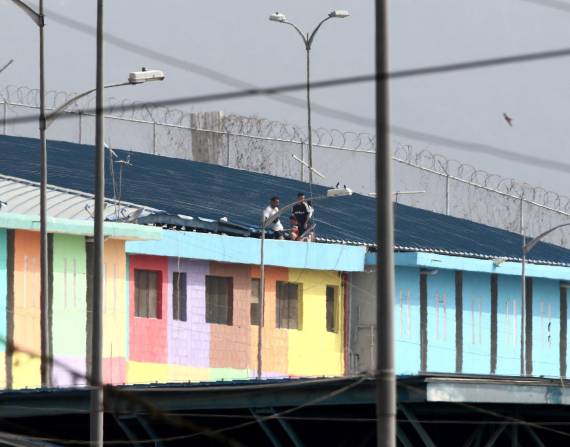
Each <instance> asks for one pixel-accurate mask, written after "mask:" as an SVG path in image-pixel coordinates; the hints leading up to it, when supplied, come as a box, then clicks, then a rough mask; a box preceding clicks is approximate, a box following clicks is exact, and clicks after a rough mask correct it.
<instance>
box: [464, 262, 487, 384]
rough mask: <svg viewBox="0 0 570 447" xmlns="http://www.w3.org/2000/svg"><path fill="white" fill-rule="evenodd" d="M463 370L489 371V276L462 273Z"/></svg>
mask: <svg viewBox="0 0 570 447" xmlns="http://www.w3.org/2000/svg"><path fill="white" fill-rule="evenodd" d="M462 317H463V369H462V371H463V372H464V373H467V374H489V373H490V369H491V275H487V274H485V273H470V272H465V273H464V274H463V316H462Z"/></svg>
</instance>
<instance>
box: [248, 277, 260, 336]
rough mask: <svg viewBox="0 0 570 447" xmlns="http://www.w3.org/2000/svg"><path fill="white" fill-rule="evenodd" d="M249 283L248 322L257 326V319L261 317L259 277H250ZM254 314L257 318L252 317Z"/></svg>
mask: <svg viewBox="0 0 570 447" xmlns="http://www.w3.org/2000/svg"><path fill="white" fill-rule="evenodd" d="M250 285H251V286H250V287H251V291H250V293H249V324H251V325H252V326H259V320H260V317H261V314H260V310H261V294H260V293H259V292H260V287H261V279H260V278H251V282H250ZM256 300H257V301H256ZM254 306H257V310H256V311H254ZM254 315H256V316H257V318H254Z"/></svg>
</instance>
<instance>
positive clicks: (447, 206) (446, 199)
mask: <svg viewBox="0 0 570 447" xmlns="http://www.w3.org/2000/svg"><path fill="white" fill-rule="evenodd" d="M445 215H446V216H449V174H448V173H447V172H446V173H445Z"/></svg>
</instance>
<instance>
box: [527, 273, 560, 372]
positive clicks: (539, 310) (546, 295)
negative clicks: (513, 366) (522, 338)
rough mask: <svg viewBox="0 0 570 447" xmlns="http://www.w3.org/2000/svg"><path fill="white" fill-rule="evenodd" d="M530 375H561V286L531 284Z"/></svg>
mask: <svg viewBox="0 0 570 447" xmlns="http://www.w3.org/2000/svg"><path fill="white" fill-rule="evenodd" d="M532 330H533V334H532V360H533V362H532V363H533V368H532V374H533V375H535V376H559V375H560V284H559V283H558V281H547V280H544V279H534V280H533V304H532Z"/></svg>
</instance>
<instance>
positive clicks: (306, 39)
mask: <svg viewBox="0 0 570 447" xmlns="http://www.w3.org/2000/svg"><path fill="white" fill-rule="evenodd" d="M349 16H350V14H349V12H348V11H345V10H341V9H337V10H334V11H331V12H330V13H329V15H328V16H327V17H325V18H324V19H323V20H321V21H320V22H319V24H318V25H317V26H316V27H315V29H314V30H313V31H312V32H311V33H310V34H309V33H306V34H305V33H303V31H301V29H300V28H299V27H298V26H297V25H295V24H294V23H292V22H289V21H288V20H287V16H285V14H281V13H280V12H274V13H273V14H271V15H270V16H269V20H271V21H272V22H277V23H285V24H286V25H290V26H292V27H293V28H295V31H297V32H298V33H299V35H300V36H301V39H303V43H304V44H305V50H306V51H307V131H308V140H309V141H308V143H309V189H310V191H309V192H310V193H312V188H313V169H312V168H313V135H312V133H313V131H312V127H311V69H310V67H311V46H312V44H313V40H314V39H315V35H316V34H317V32H318V31H319V29H320V28H321V26H323V23H325V22H326V21H327V20H330V19H344V18H346V17H349Z"/></svg>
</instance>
